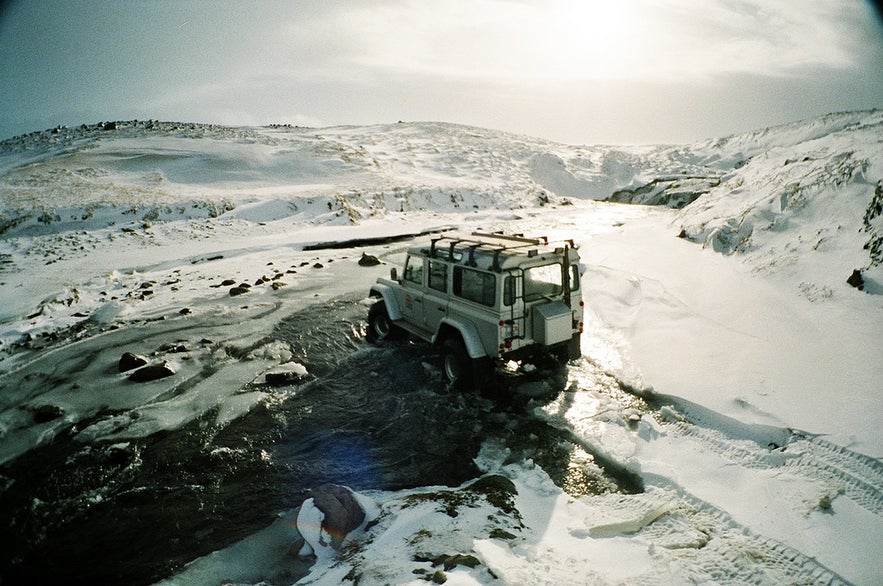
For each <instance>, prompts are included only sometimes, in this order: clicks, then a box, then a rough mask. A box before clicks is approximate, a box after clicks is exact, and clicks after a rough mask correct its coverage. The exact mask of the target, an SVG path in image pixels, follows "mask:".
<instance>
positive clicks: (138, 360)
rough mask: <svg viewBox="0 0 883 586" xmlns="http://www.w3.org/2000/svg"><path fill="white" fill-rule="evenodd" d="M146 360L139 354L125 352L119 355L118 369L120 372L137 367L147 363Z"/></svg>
mask: <svg viewBox="0 0 883 586" xmlns="http://www.w3.org/2000/svg"><path fill="white" fill-rule="evenodd" d="M147 362H148V360H147V358H145V357H144V356H141V355H140V354H132V353H131V352H126V353H124V354H123V355H122V356H120V362H119V369H120V372H126V371H129V370H132V369H133V368H139V367H141V366H144V365H145V364H147Z"/></svg>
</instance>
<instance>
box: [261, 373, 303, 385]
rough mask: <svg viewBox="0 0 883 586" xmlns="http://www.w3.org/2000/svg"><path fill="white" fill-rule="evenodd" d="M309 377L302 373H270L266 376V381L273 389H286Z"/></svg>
mask: <svg viewBox="0 0 883 586" xmlns="http://www.w3.org/2000/svg"><path fill="white" fill-rule="evenodd" d="M307 376H308V375H306V374H304V373H302V372H293V371H289V372H268V373H267V374H265V375H264V380H265V381H266V382H267V384H268V385H270V386H271V387H284V386H285V385H294V384H297V383H299V382H301V381H302V380H304V379H305V378H307Z"/></svg>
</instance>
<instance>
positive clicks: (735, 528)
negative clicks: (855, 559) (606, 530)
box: [637, 474, 849, 586]
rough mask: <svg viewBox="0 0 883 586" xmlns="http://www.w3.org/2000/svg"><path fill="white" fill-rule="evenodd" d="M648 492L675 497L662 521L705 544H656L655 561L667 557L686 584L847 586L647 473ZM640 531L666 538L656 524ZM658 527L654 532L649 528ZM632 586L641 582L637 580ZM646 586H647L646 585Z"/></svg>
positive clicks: (830, 573) (789, 549)
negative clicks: (681, 527) (690, 532)
mask: <svg viewBox="0 0 883 586" xmlns="http://www.w3.org/2000/svg"><path fill="white" fill-rule="evenodd" d="M645 481H646V483H647V486H648V487H653V488H655V489H660V490H662V491H665V492H666V493H669V494H673V495H675V496H676V498H677V501H678V506H677V508H675V509H673V510H671V511H670V512H669V513H667V515H666V517H669V518H668V519H667V522H668V523H669V524H670V523H672V522H675V523H677V522H679V521H680V522H683V523H686V526H687V527H689V528H692V529H693V531H695V532H697V533H698V534H700V535H704V536H705V537H706V538H707V541H705V542H704V543H703V542H702V541H699V542H698V543H695V544H691V545H686V546H684V545H677V544H676V545H675V546H671V545H662V546H661V547H662V548H663V549H664V551H660V550H659V549H658V548H657V549H655V550H654V551H653V554H654V555H655V556H656V557H659V558H663V559H665V558H668V557H673V558H676V559H677V561H675V559H668V560H667V561H668V562H669V563H677V565H678V566H679V570H680V571H681V572H683V573H684V575H685V577H687V578H689V580H690V581H691V582H692V583H700V582H707V581H709V580H711V581H714V582H715V583H721V584H770V583H788V584H818V585H829V586H835V585H840V584H849V582H848V581H847V580H845V579H844V578H843V577H842V576H840V575H839V574H837V573H836V572H834V571H832V570H830V569H828V568H827V567H825V566H824V565H822V564H821V563H819V562H818V561H817V560H816V559H815V558H812V557H810V556H807V555H805V554H803V553H801V552H800V551H798V550H796V549H794V548H792V547H790V546H788V545H785V544H784V543H782V542H780V541H777V540H775V539H772V538H769V537H765V536H763V535H760V534H758V533H755V532H754V531H752V530H751V529H749V528H748V527H746V526H744V525H742V524H741V523H739V522H738V521H736V520H735V519H733V517H731V516H730V515H729V514H728V513H726V512H725V511H723V510H721V509H719V508H717V507H715V506H714V505H712V504H710V503H708V502H706V501H704V500H702V499H700V498H698V497H696V496H695V495H693V494H691V493H689V492H687V491H686V490H684V489H683V488H682V487H680V486H678V485H676V484H675V483H673V482H672V481H671V480H669V479H667V478H664V477H662V476H658V475H654V474H647V475H646V476H645ZM663 520H666V519H665V517H663V518H661V519H659V520H657V521H656V522H654V523H651V524H650V525H648V526H647V527H645V528H644V529H642V531H643V532H645V533H646V535H645V537H647V538H648V539H649V540H651V541H653V540H654V533H656V534H657V536H656V539H659V537H660V536H661V535H662V534H667V535H670V531H671V528H670V527H666V526H665V525H664V524H662V523H660V521H663ZM657 523H659V526H658V527H654V525H656V524H657ZM637 583H642V581H640V580H639V581H638V582H637ZM649 583H653V580H651V581H650V582H649Z"/></svg>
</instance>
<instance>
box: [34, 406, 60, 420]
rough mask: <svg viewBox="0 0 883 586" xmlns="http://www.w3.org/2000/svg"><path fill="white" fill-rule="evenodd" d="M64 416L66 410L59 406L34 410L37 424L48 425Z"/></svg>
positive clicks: (40, 407)
mask: <svg viewBox="0 0 883 586" xmlns="http://www.w3.org/2000/svg"><path fill="white" fill-rule="evenodd" d="M62 415H64V409H62V408H61V407H59V406H58V405H40V406H39V407H37V408H36V409H34V421H35V422H36V423H47V422H49V421H53V420H55V419H58V418H59V417H61V416H62Z"/></svg>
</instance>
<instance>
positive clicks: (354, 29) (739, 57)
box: [332, 0, 879, 83]
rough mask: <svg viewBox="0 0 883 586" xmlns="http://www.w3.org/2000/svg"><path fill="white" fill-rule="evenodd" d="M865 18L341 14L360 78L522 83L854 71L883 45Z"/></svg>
mask: <svg viewBox="0 0 883 586" xmlns="http://www.w3.org/2000/svg"><path fill="white" fill-rule="evenodd" d="M868 16H869V14H868V7H867V6H865V5H863V4H862V3H861V2H854V1H853V2H830V1H828V0H781V1H779V2H776V3H769V2H767V1H761V0H618V1H617V2H607V3H601V2H589V1H587V0H554V1H548V0H544V1H539V0H537V1H528V0H524V1H503V0H469V1H466V0H437V1H436V2H433V3H431V4H430V3H425V2H421V1H419V0H395V1H388V2H384V3H380V4H377V3H372V4H370V5H363V6H356V7H353V8H352V9H351V10H349V11H346V12H345V13H339V14H337V15H332V17H333V28H334V30H337V31H340V32H341V37H342V39H345V41H344V42H345V43H346V44H347V45H348V46H349V47H350V51H349V55H348V56H347V58H348V59H349V61H350V62H351V64H355V65H357V66H358V67H361V68H367V69H375V70H379V71H400V72H412V73H418V74H424V75H437V76H441V77H461V78H474V79H496V80H499V79H509V80H516V81H517V80H522V81H524V82H525V83H532V82H536V81H549V80H558V79H560V80H580V79H582V80H632V79H670V78H672V77H673V76H689V77H691V78H704V77H721V76H725V75H727V74H730V73H749V72H750V73H754V74H759V75H794V74H797V73H799V72H800V71H802V70H803V69H804V68H807V67H812V68H815V69H818V68H833V69H844V68H851V67H856V66H858V64H859V61H861V59H860V57H861V54H862V53H863V51H864V49H863V47H865V46H867V45H868V44H870V45H872V46H873V45H874V44H875V43H876V44H879V39H873V38H871V39H869V38H868V37H872V36H873V35H874V33H875V32H878V31H872V30H867V29H868V27H867V26H866V25H864V26H863V24H864V23H866V21H868V20H869V19H868ZM863 29H864V30H863ZM868 41H870V43H869V42H868Z"/></svg>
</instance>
